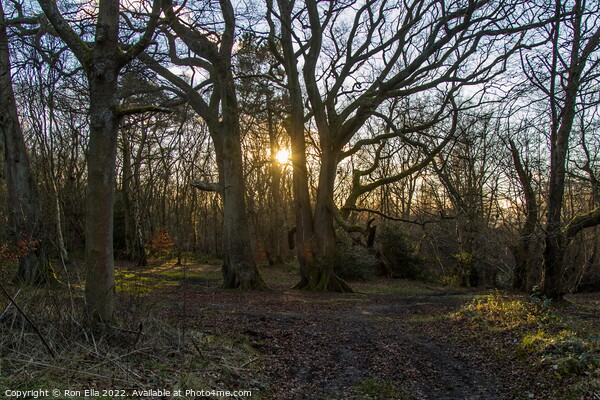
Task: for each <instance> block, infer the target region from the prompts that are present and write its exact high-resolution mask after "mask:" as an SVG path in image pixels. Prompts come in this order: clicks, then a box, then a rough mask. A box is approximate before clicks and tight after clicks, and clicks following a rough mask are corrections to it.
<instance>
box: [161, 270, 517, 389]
mask: <svg viewBox="0 0 600 400" xmlns="http://www.w3.org/2000/svg"><path fill="white" fill-rule="evenodd" d="M281 278H282V279H277V277H275V278H274V280H273V281H272V282H270V284H271V287H274V290H273V291H271V292H266V293H260V294H257V293H251V292H239V291H222V290H218V289H214V283H215V282H214V281H202V280H201V279H200V280H199V279H193V278H191V280H185V281H182V282H181V283H182V285H180V286H179V285H178V286H172V287H171V288H170V289H168V290H167V291H166V293H165V294H164V295H165V296H168V297H170V298H171V299H172V301H171V304H173V307H172V309H168V310H166V311H167V312H168V313H169V314H170V315H171V316H172V317H174V318H178V319H180V320H183V321H185V323H186V324H188V325H189V326H191V327H194V328H197V329H200V330H202V331H205V332H208V333H217V334H227V335H233V336H239V335H243V336H244V337H247V338H248V340H250V342H251V343H252V345H253V347H254V348H255V349H257V351H258V352H259V353H260V355H261V359H262V364H263V365H264V366H265V368H266V373H267V375H268V377H269V382H268V384H267V385H266V387H265V390H266V391H268V392H269V393H271V394H272V397H273V398H277V399H365V398H380V399H394V398H397V399H505V398H506V399H508V398H511V395H510V393H509V389H508V386H507V385H505V382H503V381H502V380H501V378H499V377H498V376H497V374H496V373H495V372H494V371H493V370H492V369H491V367H490V366H489V362H488V361H489V358H490V357H489V355H488V354H482V353H480V352H478V351H477V349H474V348H473V347H471V348H463V347H462V346H461V347H459V346H457V345H455V344H452V342H451V341H450V340H445V338H444V332H443V330H444V329H452V328H451V327H450V326H446V325H445V324H444V320H443V317H442V316H443V315H447V314H448V313H450V312H452V311H454V310H456V309H458V308H459V307H460V306H461V305H462V304H463V303H464V302H465V301H467V299H468V298H469V296H467V295H465V294H464V293H463V292H457V291H454V292H452V291H444V290H433V289H429V288H422V289H421V290H420V291H417V292H416V293H414V292H411V291H410V290H407V291H403V288H402V287H401V286H400V287H394V286H391V287H388V288H387V289H386V290H387V291H389V292H388V293H386V290H384V292H383V293H377V292H373V290H372V288H373V287H374V286H369V285H368V284H362V285H361V284H355V287H357V289H358V290H359V291H362V293H358V294H344V295H342V294H327V293H307V292H299V291H294V290H288V289H286V286H285V285H286V284H287V283H289V282H288V280H289V277H287V276H286V277H284V276H283V275H282V277H281ZM283 278H285V279H283ZM397 284H398V285H401V284H402V282H400V281H398V282H397ZM287 287H289V286H287ZM182 304H184V305H185V306H182ZM175 305H177V306H175Z"/></svg>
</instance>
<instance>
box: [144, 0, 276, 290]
mask: <svg viewBox="0 0 600 400" xmlns="http://www.w3.org/2000/svg"><path fill="white" fill-rule="evenodd" d="M164 11H165V14H166V16H167V18H166V21H167V23H168V25H167V26H165V27H164V29H162V33H163V34H164V35H165V36H166V40H167V42H168V43H167V47H168V56H169V61H170V62H172V63H174V64H176V65H181V66H190V67H193V68H197V69H199V70H204V73H206V74H207V75H208V79H206V80H204V81H202V82H201V83H200V84H198V87H196V83H194V82H192V83H190V82H187V81H186V80H185V79H183V78H182V77H180V76H178V75H176V74H175V73H173V72H172V71H170V70H169V69H168V67H166V66H164V65H161V64H160V63H159V62H158V61H156V60H153V59H151V58H150V57H149V56H147V55H146V56H144V57H142V60H143V61H144V62H145V63H146V64H147V65H148V66H149V67H150V68H152V69H153V70H154V71H156V72H157V73H159V74H160V75H161V76H163V77H164V78H165V79H166V80H168V81H169V82H170V84H171V85H172V86H174V89H173V90H174V91H175V92H176V93H177V94H178V95H179V96H180V97H181V98H183V99H185V101H187V102H188V104H189V105H190V106H191V107H192V108H193V109H194V111H195V112H196V113H197V114H198V115H199V116H201V117H202V119H203V120H204V121H205V123H206V125H207V126H208V129H209V132H210V134H211V138H212V141H213V143H214V146H215V154H216V161H217V166H218V171H219V181H218V182H217V183H215V182H202V181H196V182H194V186H195V187H196V188H198V189H201V190H207V191H215V192H218V193H220V195H221V199H222V202H223V256H224V261H223V287H225V288H243V289H263V288H265V287H266V285H265V283H264V281H263V280H262V278H261V277H260V274H259V272H258V269H257V266H256V262H255V261H254V258H253V255H252V246H251V241H250V230H249V223H248V216H247V210H246V200H245V196H246V186H245V181H244V170H243V157H242V148H241V131H240V112H239V107H238V100H237V95H236V88H235V81H234V71H233V64H232V56H233V48H234V44H235V39H236V36H235V33H236V32H235V29H236V22H235V12H234V8H233V5H232V3H231V2H230V1H229V0H220V1H219V7H218V9H216V8H215V9H212V8H211V9H210V11H211V12H212V14H211V17H217V16H220V17H222V20H221V21H219V22H218V23H217V24H218V25H219V27H220V29H221V32H219V33H217V32H216V30H213V29H212V28H210V27H209V28H207V29H206V28H205V27H203V26H202V21H200V23H199V24H198V25H197V24H196V23H195V22H191V23H188V22H187V21H186V19H185V18H180V16H179V15H177V12H176V10H175V9H174V5H173V4H172V3H171V2H166V3H165V6H164ZM195 11H198V10H195ZM219 14H220V15H219ZM191 20H192V21H195V19H194V18H191ZM207 25H208V26H210V25H209V24H207ZM176 38H177V39H179V40H181V41H182V42H183V43H184V44H185V46H186V47H187V49H188V51H189V53H190V55H189V56H182V55H181V54H179V52H178V49H177V41H176ZM158 50H159V51H160V50H161V49H158ZM194 75H195V73H194ZM199 89H200V91H199ZM205 90H207V91H209V92H210V94H209V96H208V97H209V100H208V101H206V100H205V97H204V96H203V92H204V91H205Z"/></svg>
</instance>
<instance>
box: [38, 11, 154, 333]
mask: <svg viewBox="0 0 600 400" xmlns="http://www.w3.org/2000/svg"><path fill="white" fill-rule="evenodd" d="M39 4H40V6H41V7H42V9H43V11H44V13H45V15H46V17H47V18H48V20H49V21H50V23H51V24H52V27H53V28H54V30H55V31H56V33H57V34H58V35H59V36H60V37H61V38H62V39H63V40H64V41H65V43H66V44H67V45H68V46H69V48H70V50H71V51H72V52H73V54H74V55H75V57H76V58H77V60H78V61H79V63H80V64H81V66H82V67H83V69H84V71H85V74H86V77H87V80H88V85H89V86H88V88H89V96H90V108H89V113H90V141H89V152H88V181H87V196H86V211H85V214H86V219H85V220H86V221H85V260H86V287H85V300H86V312H87V314H88V315H89V316H90V317H91V318H92V319H93V320H95V321H100V322H109V321H111V320H112V318H113V313H114V302H115V296H114V291H115V288H114V254H113V205H114V198H115V194H114V190H115V161H116V157H117V139H118V133H119V122H120V119H121V117H122V116H123V115H125V114H128V113H130V112H131V110H124V109H123V108H122V107H121V106H120V104H119V101H118V97H117V88H118V82H119V75H120V72H121V70H122V69H123V67H124V66H126V65H127V64H128V63H130V62H131V61H132V60H133V59H135V57H137V55H138V54H139V53H140V52H141V51H143V50H144V48H145V47H146V46H147V45H148V44H149V42H150V40H151V39H152V36H153V33H154V28H155V27H156V24H157V22H158V17H159V10H160V6H159V1H158V0H156V1H155V2H154V5H153V7H152V11H151V16H150V17H149V19H148V22H147V25H146V27H145V28H143V29H141V32H142V33H141V34H140V35H138V37H139V38H138V41H137V42H136V43H135V44H133V45H128V46H122V45H121V43H120V36H119V30H120V29H119V27H120V24H119V19H120V4H119V1H118V0H100V1H99V2H98V8H97V10H96V9H93V10H92V15H94V16H95V18H96V23H95V39H94V41H93V42H92V43H89V42H87V41H85V40H84V38H82V36H81V35H82V34H83V33H77V32H76V31H75V30H74V28H73V27H72V26H71V24H69V22H68V21H67V20H66V19H65V17H64V16H63V15H62V14H61V12H60V10H59V9H58V6H57V4H56V2H55V1H54V0H39ZM142 6H143V4H142ZM90 7H92V6H91V5H90Z"/></svg>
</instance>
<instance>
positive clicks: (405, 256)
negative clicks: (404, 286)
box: [377, 224, 423, 279]
mask: <svg viewBox="0 0 600 400" xmlns="http://www.w3.org/2000/svg"><path fill="white" fill-rule="evenodd" d="M377 240H378V242H379V246H380V249H381V253H382V254H383V256H384V257H385V258H386V259H387V260H388V261H389V262H390V263H391V266H392V272H393V273H394V274H395V275H397V276H398V277H400V278H408V279H417V278H420V277H421V273H422V271H421V266H422V264H423V262H422V260H421V259H420V258H419V256H418V255H416V254H415V246H414V245H413V244H412V243H410V241H409V239H408V236H407V235H406V234H405V233H404V232H403V231H402V230H401V228H400V226H398V225H397V224H385V225H381V226H380V227H379V232H378V235H377Z"/></svg>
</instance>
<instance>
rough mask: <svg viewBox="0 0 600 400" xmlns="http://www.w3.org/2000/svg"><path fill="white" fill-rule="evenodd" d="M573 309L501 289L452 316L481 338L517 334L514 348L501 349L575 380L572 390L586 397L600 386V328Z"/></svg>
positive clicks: (554, 377)
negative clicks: (503, 293) (501, 292)
mask: <svg viewBox="0 0 600 400" xmlns="http://www.w3.org/2000/svg"><path fill="white" fill-rule="evenodd" d="M573 311H574V310H573V309H571V308H569V307H564V306H560V307H559V306H557V305H554V304H553V303H552V302H550V301H549V300H545V299H537V298H532V299H528V298H526V297H523V296H507V295H502V294H500V293H498V292H497V293H495V294H491V295H487V296H484V297H479V298H477V299H474V300H473V301H472V302H470V303H468V304H466V305H465V306H463V307H462V308H461V309H460V310H459V311H458V312H456V313H454V314H452V315H451V316H450V318H451V319H455V320H462V321H465V322H468V323H469V324H471V326H472V328H473V332H474V335H479V336H480V338H485V337H486V336H489V337H494V336H495V335H499V334H507V335H511V336H512V337H516V339H515V343H514V347H513V348H502V349H499V351H500V353H505V352H515V353H516V354H518V355H520V357H521V358H522V360H523V362H524V363H527V364H528V365H532V364H533V365H534V366H535V367H536V368H538V369H540V370H541V371H543V373H544V374H545V375H546V376H549V377H550V379H552V380H557V381H562V380H569V381H575V382H577V384H576V385H575V386H576V387H577V388H578V389H577V390H576V391H575V392H573V391H571V392H569V395H573V396H574V397H573V398H586V393H588V394H589V393H594V390H597V388H598V387H600V333H599V331H598V326H597V323H595V322H594V320H587V319H582V318H580V317H579V314H577V313H574V312H573ZM498 357H499V358H502V354H500V355H498ZM559 389H560V388H559ZM595 393H597V392H595ZM563 394H564V393H563Z"/></svg>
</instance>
